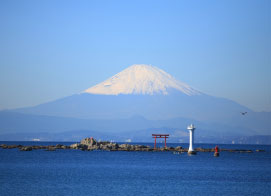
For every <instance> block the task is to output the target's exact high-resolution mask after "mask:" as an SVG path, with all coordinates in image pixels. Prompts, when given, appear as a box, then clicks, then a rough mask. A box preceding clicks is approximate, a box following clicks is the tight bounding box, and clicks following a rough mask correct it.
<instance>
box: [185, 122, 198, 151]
mask: <svg viewBox="0 0 271 196" xmlns="http://www.w3.org/2000/svg"><path fill="white" fill-rule="evenodd" d="M187 129H188V130H189V132H190V143H189V149H188V154H196V151H194V148H193V144H194V130H195V129H196V127H194V125H193V124H191V125H189V126H188V127H187Z"/></svg>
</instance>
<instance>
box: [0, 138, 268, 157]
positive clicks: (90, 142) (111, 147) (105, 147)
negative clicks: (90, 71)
mask: <svg viewBox="0 0 271 196" xmlns="http://www.w3.org/2000/svg"><path fill="white" fill-rule="evenodd" d="M0 148H2V149H14V148H18V149H20V150H21V151H31V150H39V149H44V150H46V151H55V150H62V149H78V150H83V151H93V150H101V151H141V152H142V151H147V152H149V151H153V152H164V151H171V152H173V154H180V153H184V152H188V149H187V148H182V147H181V146H177V147H175V148H174V147H162V148H151V147H150V146H146V145H132V144H118V143H113V142H108V141H97V140H95V139H94V138H92V137H90V138H85V139H83V140H81V141H80V143H75V144H72V145H70V146H66V145H63V144H57V145H50V146H41V145H40V146H39V145H33V146H22V145H7V144H0ZM220 151H221V152H236V153H252V152H253V151H252V150H244V149H220ZM196 152H215V149H214V148H196V149H195V151H193V153H192V154H194V153H196ZM255 152H265V150H259V149H258V150H256V151H255ZM189 153H190V154H191V152H189Z"/></svg>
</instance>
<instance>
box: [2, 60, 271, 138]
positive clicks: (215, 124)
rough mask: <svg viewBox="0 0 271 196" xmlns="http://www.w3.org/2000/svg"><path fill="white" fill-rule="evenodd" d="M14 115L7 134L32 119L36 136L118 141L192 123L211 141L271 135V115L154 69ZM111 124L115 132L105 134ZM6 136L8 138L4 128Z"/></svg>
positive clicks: (137, 68) (136, 70)
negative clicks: (101, 136) (89, 135)
mask: <svg viewBox="0 0 271 196" xmlns="http://www.w3.org/2000/svg"><path fill="white" fill-rule="evenodd" d="M10 112H12V113H13V114H14V115H15V114H16V113H17V114H18V118H17V120H16V118H14V116H13V115H10V114H8V113H6V112H1V115H0V121H1V119H2V122H3V123H4V124H5V122H10V124H7V123H6V124H5V125H6V130H8V129H9V128H11V127H13V128H12V130H13V133H14V132H15V131H16V130H17V131H18V132H20V130H22V129H23V130H25V131H27V128H29V129H32V128H31V119H35V120H34V121H32V123H33V125H35V126H36V129H35V131H36V132H42V131H44V130H47V131H49V132H50V128H52V131H53V132H54V131H56V132H58V131H60V130H61V131H63V132H65V131H71V130H86V129H87V130H93V131H98V132H100V133H102V132H105V131H108V130H109V129H108V128H110V126H111V128H112V129H111V131H113V132H114V134H115V135H118V134H121V135H125V134H127V135H129V134H130V133H129V134H128V132H129V130H130V131H135V132H136V131H138V130H149V129H151V128H157V129H158V130H159V129H162V128H167V129H169V130H171V129H176V130H178V129H183V128H184V127H186V126H187V124H190V123H195V124H196V126H197V125H199V126H200V127H204V130H205V133H204V132H203V133H202V134H206V136H208V135H209V137H210V136H213V137H216V136H218V135H221V136H226V135H243V136H250V135H268V134H270V131H271V113H270V112H266V113H264V112H262V113H261V112H254V111H252V110H250V109H249V108H247V107H245V106H242V105H240V104H238V103H236V102H234V101H231V100H228V99H224V98H218V97H213V96H209V95H207V94H204V93H202V92H200V91H197V90H195V89H193V88H192V87H190V86H189V85H187V84H185V83H182V82H179V81H177V80H176V79H174V78H173V77H172V76H170V75H169V74H167V73H166V72H164V71H163V70H161V69H158V68H156V67H154V66H149V65H133V66H131V67H129V68H127V69H125V70H124V71H122V72H120V73H118V74H116V75H115V76H113V77H111V78H109V79H108V80H106V81H104V82H102V83H99V84H97V85H95V86H93V87H90V88H88V89H87V90H85V91H83V92H81V93H79V94H75V95H72V96H69V97H65V98H62V99H58V100H56V101H52V102H48V103H44V104H40V105H37V106H34V107H28V108H20V109H15V110H11V111H10ZM241 112H247V113H246V114H245V115H242V114H241ZM19 114H22V116H20V115H19ZM23 115H30V116H32V117H33V118H32V117H30V116H28V117H26V116H23ZM134 116H140V117H142V119H141V120H139V119H138V118H134ZM24 118H25V120H23V119H24ZM48 118H51V119H50V120H48ZM19 119H21V121H19ZM45 119H47V120H45ZM123 119H126V120H123ZM127 119H128V120H127ZM172 119H179V120H180V123H179V124H178V123H176V121H174V120H172ZM184 119H187V120H186V121H184ZM18 122H21V124H20V123H18ZM26 122H28V123H26ZM162 122H163V123H162ZM165 122H170V123H165ZM16 124H18V125H19V124H20V126H17V127H16ZM52 124H53V125H54V126H51V125H52ZM105 124H108V125H109V127H107V129H103V128H101V127H103V126H104V127H106V125H105ZM174 124H175V125H174ZM41 125H42V126H41ZM60 125H61V126H60ZM141 125H142V126H141ZM173 125H174V126H173ZM35 126H34V127H35ZM58 126H59V129H57V127H58ZM113 127H114V129H113ZM200 127H199V129H200ZM10 130H11V129H10ZM125 130H126V132H125ZM0 131H1V132H2V133H3V131H4V129H3V127H2V128H1V129H0ZM207 132H208V134H207ZM0 134H1V133H0Z"/></svg>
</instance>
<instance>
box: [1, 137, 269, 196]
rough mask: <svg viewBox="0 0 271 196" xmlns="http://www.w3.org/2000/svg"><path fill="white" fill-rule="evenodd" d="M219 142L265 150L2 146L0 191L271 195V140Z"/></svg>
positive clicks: (15, 193)
mask: <svg viewBox="0 0 271 196" xmlns="http://www.w3.org/2000/svg"><path fill="white" fill-rule="evenodd" d="M0 143H6V144H11V143H14V144H23V145H31V144H33V142H32V143H31V142H0ZM35 144H37V145H48V144H55V143H43V142H39V143H35ZM62 144H71V143H62ZM177 145H180V144H168V146H177ZM181 146H184V147H187V144H182V145H181ZM214 146H215V145H214V144H213V145H212V144H201V145H199V144H198V145H197V147H203V148H213V147H214ZM220 148H232V149H251V150H256V149H264V150H266V152H254V153H231V152H221V153H220V157H214V156H213V153H207V152H202V153H200V152H199V153H198V154H197V155H195V156H188V155H187V153H182V154H173V153H172V152H105V151H80V150H56V151H52V152H51V151H45V150H33V151H29V152H21V151H19V150H18V149H0V195H3V196H5V195H9V196H10V195H118V196H122V195H123V196H127V195H136V196H141V195H167V196H168V195H176V196H177V195H178V196H179V195H271V147H270V146H260V145H220Z"/></svg>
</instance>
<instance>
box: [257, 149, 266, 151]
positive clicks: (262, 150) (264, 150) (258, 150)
mask: <svg viewBox="0 0 271 196" xmlns="http://www.w3.org/2000/svg"><path fill="white" fill-rule="evenodd" d="M256 152H265V150H259V149H257V150H256Z"/></svg>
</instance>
